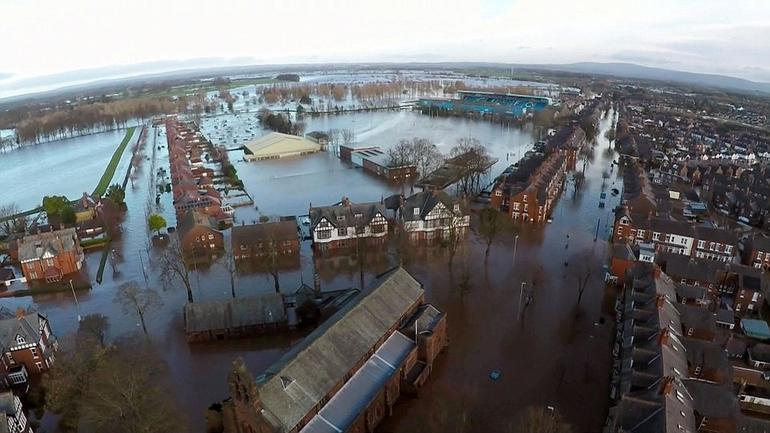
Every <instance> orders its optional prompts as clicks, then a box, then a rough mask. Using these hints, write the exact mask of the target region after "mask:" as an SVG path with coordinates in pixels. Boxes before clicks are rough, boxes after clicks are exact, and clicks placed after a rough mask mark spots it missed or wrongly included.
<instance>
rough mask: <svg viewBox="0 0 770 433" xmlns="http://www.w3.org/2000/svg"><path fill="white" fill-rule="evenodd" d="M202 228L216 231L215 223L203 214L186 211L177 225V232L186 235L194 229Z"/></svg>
mask: <svg viewBox="0 0 770 433" xmlns="http://www.w3.org/2000/svg"><path fill="white" fill-rule="evenodd" d="M198 226H202V227H205V228H207V229H211V230H216V229H215V227H216V226H217V224H216V221H214V219H213V218H211V217H210V216H208V215H207V214H205V213H203V212H198V211H195V210H188V211H187V212H185V214H184V216H183V217H182V219H181V220H180V221H179V222H178V223H177V230H179V233H180V234H181V235H183V236H184V235H185V234H187V232H189V231H190V230H192V229H193V228H194V227H198Z"/></svg>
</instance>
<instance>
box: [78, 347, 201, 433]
mask: <svg viewBox="0 0 770 433" xmlns="http://www.w3.org/2000/svg"><path fill="white" fill-rule="evenodd" d="M167 370H168V369H167V366H166V364H165V363H164V362H163V361H162V360H161V358H160V357H159V356H158V355H157V353H155V351H154V349H153V348H152V346H151V345H150V344H149V343H147V342H146V340H145V341H143V339H139V338H127V339H122V340H120V341H118V342H117V343H116V344H115V345H114V346H113V347H111V348H110V350H109V351H108V352H107V353H106V356H105V359H104V361H103V362H101V363H99V364H98V365H97V367H96V368H95V369H94V370H93V371H92V372H91V373H90V379H89V384H88V387H87V388H86V390H85V392H84V393H83V398H82V399H81V402H80V405H81V407H82V418H83V424H84V427H85V428H86V429H87V430H86V431H109V432H114V433H175V432H180V431H186V430H187V429H186V426H185V425H184V422H183V421H181V419H182V418H181V416H180V414H179V413H178V409H177V407H176V405H175V404H174V401H173V398H169V396H172V397H173V394H174V393H173V392H171V390H170V386H169V384H168V383H167V378H168V371H167Z"/></svg>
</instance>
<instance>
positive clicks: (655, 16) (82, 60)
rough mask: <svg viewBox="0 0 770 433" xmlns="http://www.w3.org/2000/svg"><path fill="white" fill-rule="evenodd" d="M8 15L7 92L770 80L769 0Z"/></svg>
mask: <svg viewBox="0 0 770 433" xmlns="http://www.w3.org/2000/svg"><path fill="white" fill-rule="evenodd" d="M84 10H87V11H89V13H88V14H84V13H82V11H84ZM148 10H151V11H152V13H149V14H148V13H147V11H148ZM0 16H2V17H3V30H4V33H6V34H13V35H15V36H18V37H15V43H13V44H6V45H5V46H4V47H3V61H4V69H7V70H8V72H11V73H13V74H14V77H13V78H11V79H8V78H7V77H6V79H5V80H4V83H5V84H7V82H8V81H12V82H14V83H16V84H18V85H22V84H24V81H23V79H25V78H29V77H34V76H49V75H51V74H56V73H62V72H66V71H76V70H83V69H92V70H98V69H99V68H105V67H110V66H113V65H144V66H149V68H150V69H152V68H153V67H154V66H153V65H154V64H156V63H159V62H166V61H176V62H186V61H189V59H201V58H209V59H243V60H244V61H246V60H247V59H248V60H249V61H253V62H257V63H273V64H274V63H302V62H377V61H418V62H419V61H489V62H510V63H572V62H579V61H628V62H638V63H642V64H644V65H647V66H659V67H667V66H668V67H673V66H676V67H677V68H678V69H683V70H689V71H694V72H714V73H722V74H730V75H736V76H741V77H744V78H753V79H757V77H765V76H766V75H767V74H766V73H765V72H762V71H759V70H754V69H746V68H747V67H749V68H752V67H756V68H760V69H770V27H769V26H768V25H767V23H770V2H760V1H755V2H754V1H748V0H747V1H743V0H733V1H732V2H730V4H729V6H726V5H725V2H724V1H723V0H677V1H670V0H645V1H644V2H629V1H618V0H581V1H575V0H554V1H550V2H544V1H542V0H516V1H511V0H443V1H438V0H433V1H431V0H367V1H359V0H294V1H291V2H265V1H252V0H228V1H225V2H219V3H218V4H217V8H216V10H215V11H214V12H212V9H211V7H210V2H209V1H208V0H163V1H151V0H135V1H133V2H122V1H118V0H70V1H67V2H62V1H59V0H37V1H35V2H24V1H17V2H12V1H2V0H0ZM134 28H136V29H140V31H131V30H132V29H134ZM117 30H120V31H117ZM89 79H92V78H89ZM19 91H21V89H20V88H19Z"/></svg>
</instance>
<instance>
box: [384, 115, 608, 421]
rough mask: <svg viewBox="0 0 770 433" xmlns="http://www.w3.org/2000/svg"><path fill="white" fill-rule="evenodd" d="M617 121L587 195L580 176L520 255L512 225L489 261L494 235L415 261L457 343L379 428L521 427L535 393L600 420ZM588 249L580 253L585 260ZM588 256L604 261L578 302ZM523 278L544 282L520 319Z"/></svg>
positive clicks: (591, 171) (536, 284) (577, 416)
mask: <svg viewBox="0 0 770 433" xmlns="http://www.w3.org/2000/svg"><path fill="white" fill-rule="evenodd" d="M610 124H611V116H609V117H606V118H604V119H603V120H602V121H601V124H600V127H599V128H598V129H599V133H598V137H599V138H598V139H597V144H596V147H595V149H594V155H593V158H592V160H591V161H590V162H589V164H588V165H587V166H586V180H585V182H584V184H583V186H582V187H581V189H579V190H578V194H577V196H574V197H573V189H572V187H571V186H570V185H569V184H568V186H567V187H566V188H565V191H564V193H563V194H562V197H561V199H560V200H559V203H558V206H557V208H556V210H555V211H554V214H553V223H551V224H547V225H546V226H545V227H530V228H529V229H527V230H524V231H523V232H522V233H521V234H520V238H519V241H518V245H517V252H516V262H515V264H513V265H512V261H513V244H514V239H513V238H512V237H509V238H508V239H505V240H501V241H500V242H498V244H496V245H494V246H493V247H492V253H491V254H490V257H489V262H488V263H486V264H485V262H484V248H485V245H484V244H483V242H481V241H479V240H478V239H473V238H471V242H470V243H469V244H468V245H467V247H466V248H467V251H464V252H459V253H458V258H460V259H461V260H458V262H459V263H456V264H455V266H454V267H453V272H452V273H449V272H447V264H446V261H441V262H431V263H415V264H413V265H411V266H409V270H410V271H411V272H413V273H414V274H415V276H416V277H417V278H418V279H419V280H420V281H421V282H423V283H424V284H425V286H426V290H427V299H428V300H429V301H430V302H434V303H435V304H436V305H438V306H439V308H442V309H444V310H445V311H446V312H447V314H448V318H449V325H450V326H449V336H450V347H449V350H448V351H447V352H446V354H444V355H442V357H441V358H440V360H439V361H438V364H437V366H436V369H435V370H434V372H433V374H432V377H431V379H430V380H429V381H428V383H427V385H426V386H425V388H423V389H422V390H421V391H420V396H419V398H418V399H408V398H406V399H403V400H401V401H399V403H397V405H396V407H395V408H394V415H393V416H392V417H390V418H388V419H387V420H386V421H385V422H384V423H383V424H382V425H381V426H380V427H379V428H378V431H380V432H414V431H434V432H464V431H487V432H516V431H517V428H516V418H517V416H518V415H519V413H520V412H521V411H522V410H523V409H524V408H526V407H527V406H532V405H535V406H554V407H555V408H556V409H557V410H558V411H559V412H560V413H562V415H563V416H564V417H565V419H566V420H567V422H569V423H571V424H573V425H574V427H575V429H574V431H577V432H595V431H599V430H600V428H601V426H602V425H603V422H604V417H605V415H606V411H607V403H608V402H607V395H608V392H609V376H610V345H611V342H612V335H613V333H614V329H613V327H612V326H613V322H612V320H611V316H605V318H606V319H609V320H608V321H606V322H604V323H605V324H596V322H598V321H599V318H600V317H601V316H602V305H603V296H604V284H603V277H604V274H603V271H602V264H603V263H604V259H605V257H606V254H607V252H608V244H607V242H606V241H604V239H607V237H608V236H609V233H610V231H611V227H612V219H611V218H612V212H611V209H612V208H613V207H614V206H615V205H617V202H618V200H619V199H618V198H617V197H612V196H611V195H610V194H608V200H607V203H606V207H605V208H604V209H600V208H599V207H598V202H599V194H600V192H601V191H603V190H607V191H609V190H610V189H611V188H612V185H613V182H614V183H615V185H616V186H617V185H619V184H620V183H619V182H620V181H619V180H617V179H616V177H615V174H616V173H613V175H612V177H611V178H610V179H607V181H606V182H603V179H602V173H603V172H604V170H605V169H607V170H609V167H610V163H611V161H612V154H608V153H605V151H604V150H605V149H607V148H608V143H607V141H606V139H605V138H604V131H606V130H607V128H609V127H610ZM581 165H582V164H581V163H578V166H579V167H580V166H581ZM603 185H604V186H603ZM597 220H599V223H600V227H599V234H598V239H597V240H596V241H595V242H594V235H595V233H596V225H597V224H596V223H597ZM607 221H609V223H608V224H606V222H607ZM567 235H569V239H568V238H567ZM565 245H568V247H565ZM576 255H579V256H580V260H573V258H574V256H576ZM463 258H465V259H466V261H465V262H464V263H463V262H462V259H463ZM565 261H568V262H570V263H569V266H565V264H564V262H565ZM581 261H582V262H584V263H591V264H592V266H591V278H590V281H589V284H588V288H587V289H586V291H585V293H584V295H583V299H582V302H581V304H580V305H579V306H578V305H577V297H578V290H577V283H576V281H575V280H576V277H575V275H574V273H573V272H574V271H573V269H575V268H576V267H577V266H579V265H580V262H581ZM465 272H467V273H468V275H469V276H470V282H471V287H470V289H467V290H466V291H465V292H464V293H463V292H462V291H461V290H460V288H459V287H458V282H459V281H460V280H462V278H463V273H465ZM522 282H524V283H526V285H525V290H530V289H532V292H533V293H532V298H533V300H532V302H531V303H530V305H529V307H527V308H523V309H522V313H521V317H522V318H521V320H519V307H520V306H519V297H520V288H521V283H522ZM493 370H499V371H500V372H501V376H500V378H499V379H498V380H496V381H493V380H492V379H490V373H491V372H492V371H493Z"/></svg>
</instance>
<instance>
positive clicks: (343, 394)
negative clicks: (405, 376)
mask: <svg viewBox="0 0 770 433" xmlns="http://www.w3.org/2000/svg"><path fill="white" fill-rule="evenodd" d="M414 347H415V343H414V341H412V340H410V339H409V338H407V337H406V336H404V334H402V333H400V332H398V331H396V332H394V333H393V335H391V336H390V337H389V338H388V339H387V340H385V343H383V344H382V346H380V348H379V349H377V351H376V352H375V353H374V355H373V356H372V357H371V358H369V360H368V361H366V363H365V364H364V365H363V366H362V367H361V368H360V369H359V370H358V371H357V372H356V373H355V374H354V375H353V377H351V378H350V380H348V381H347V382H346V383H345V385H343V386H342V388H341V389H340V390H339V391H338V392H337V393H336V394H335V395H334V397H332V398H331V399H330V400H329V402H328V403H326V405H324V407H323V408H322V409H321V410H320V411H319V413H318V414H317V415H316V416H314V417H313V419H311V420H310V422H308V423H307V425H305V427H303V428H302V430H300V432H301V433H339V432H340V431H347V429H348V428H349V427H350V426H351V425H352V424H353V422H354V421H355V420H356V418H357V417H358V416H359V414H360V413H361V412H362V411H363V410H364V409H366V407H367V406H369V404H370V402H371V401H372V400H373V399H374V397H375V396H376V395H377V393H378V392H379V391H380V390H381V389H382V387H383V385H385V383H386V382H387V381H388V379H390V378H391V377H392V376H393V374H395V373H396V372H397V371H398V370H397V369H398V366H399V365H401V363H403V362H404V359H406V357H407V355H408V354H409V352H411V351H412V349H414Z"/></svg>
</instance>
